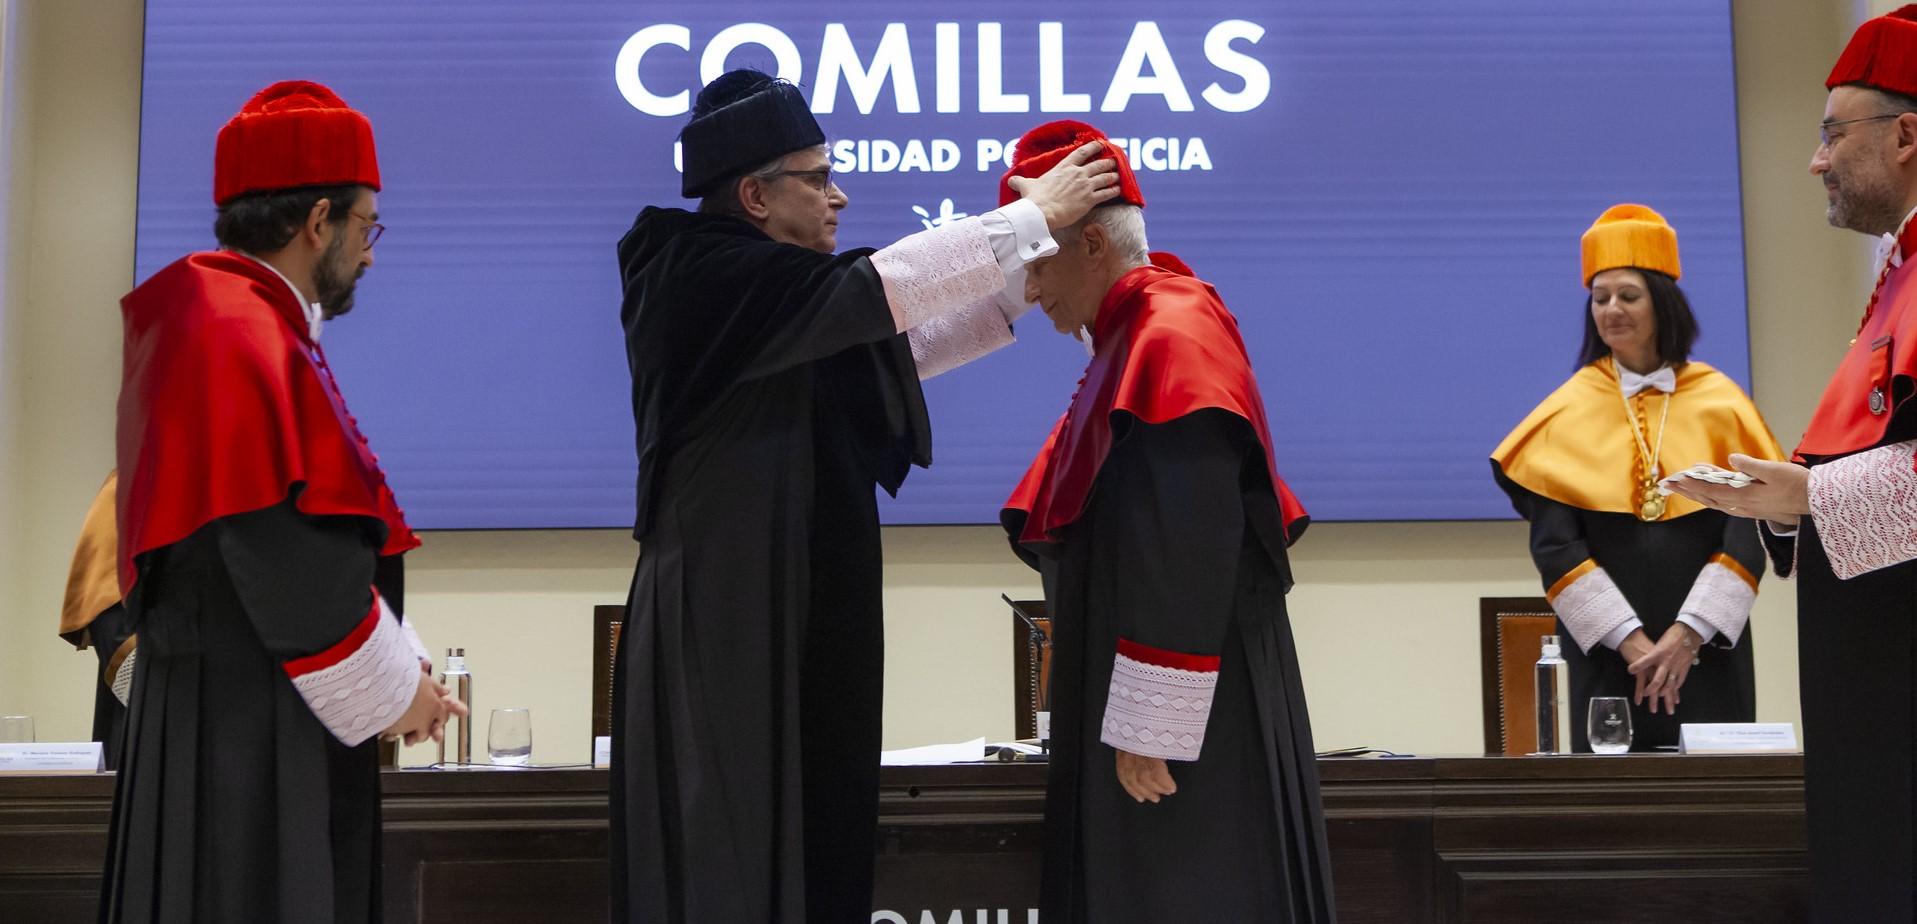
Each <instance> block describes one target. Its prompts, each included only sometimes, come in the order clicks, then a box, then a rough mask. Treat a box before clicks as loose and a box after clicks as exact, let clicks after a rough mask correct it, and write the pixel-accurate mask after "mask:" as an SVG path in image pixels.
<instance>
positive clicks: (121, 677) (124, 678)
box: [107, 639, 140, 706]
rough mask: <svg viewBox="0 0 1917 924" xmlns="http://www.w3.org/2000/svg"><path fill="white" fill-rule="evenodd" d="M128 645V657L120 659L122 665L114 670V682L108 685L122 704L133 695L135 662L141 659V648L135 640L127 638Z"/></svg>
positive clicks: (114, 696)
mask: <svg viewBox="0 0 1917 924" xmlns="http://www.w3.org/2000/svg"><path fill="white" fill-rule="evenodd" d="M127 645H128V646H129V647H128V648H127V652H126V657H124V658H121V659H120V666H119V667H117V668H114V670H113V682H112V683H110V684H108V685H107V688H108V689H110V690H112V691H113V698H114V699H117V700H119V701H120V705H122V706H124V705H126V704H127V702H128V700H129V698H130V697H132V696H133V664H134V662H135V661H138V660H139V659H140V649H139V646H138V645H136V644H134V640H133V639H127Z"/></svg>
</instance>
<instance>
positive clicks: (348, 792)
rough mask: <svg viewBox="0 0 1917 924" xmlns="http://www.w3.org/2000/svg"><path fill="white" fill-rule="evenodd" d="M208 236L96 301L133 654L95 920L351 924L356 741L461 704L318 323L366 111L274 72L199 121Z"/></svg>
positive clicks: (351, 200) (334, 277)
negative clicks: (113, 435)
mask: <svg viewBox="0 0 1917 924" xmlns="http://www.w3.org/2000/svg"><path fill="white" fill-rule="evenodd" d="M217 151H218V156H217V160H216V163H215V167H214V178H213V185H214V201H215V203H216V204H217V205H218V206H219V216H218V218H217V219H216V220H215V222H214V226H213V233H214V236H215V237H216V238H217V239H218V240H219V243H220V245H221V247H222V249H221V250H218V251H212V252H206V253H196V254H192V255H189V256H187V257H185V258H182V259H181V260H179V261H178V262H176V263H174V264H172V265H171V266H168V267H167V268H165V269H163V270H161V271H159V272H158V273H155V274H154V275H153V277H152V278H151V279H148V280H147V281H146V282H145V283H143V284H141V285H140V287H139V288H137V289H134V290H133V291H132V292H131V293H129V294H128V295H127V296H126V297H125V298H124V299H122V300H121V302H120V305H121V310H122V313H123V315H124V316H125V365H124V369H123V375H122V384H121V391H120V411H119V489H118V557H119V572H120V589H121V591H122V592H123V593H124V594H125V603H126V612H127V621H128V623H129V628H130V629H132V630H135V631H138V633H139V637H140V643H139V655H138V658H137V659H136V665H135V668H134V673H133V691H132V694H131V696H130V697H129V702H128V713H127V720H126V726H127V727H126V739H125V744H124V748H123V750H122V754H121V769H120V774H119V780H118V783H117V786H116V792H115V794H114V803H113V826H112V833H111V846H110V850H109V853H108V858H107V868H106V875H105V879H104V882H103V884H102V895H101V920H103V921H128V922H132V921H140V922H153V921H161V922H181V924H185V922H199V924H205V922H209V921H218V922H226V921H231V922H257V921H280V922H287V921H299V922H314V924H320V922H341V921H376V920H378V919H379V916H380V911H379V909H380V899H381V896H380V888H379V838H380V828H379V765H378V746H377V743H376V742H374V741H373V740H372V739H373V738H374V737H375V736H380V735H384V736H387V737H398V738H403V739H404V740H405V741H406V742H407V743H409V744H410V743H414V742H417V741H419V740H421V739H423V738H426V737H428V736H432V737H438V736H439V735H440V734H441V724H442V723H443V721H444V720H445V718H446V716H447V715H448V713H449V712H457V711H460V710H463V708H464V707H463V706H460V704H459V703H458V702H457V701H456V700H452V699H450V698H449V697H448V695H447V693H446V690H445V688H444V687H441V686H440V685H439V684H437V683H435V682H433V680H432V679H431V676H430V670H431V661H430V658H429V657H428V656H427V655H426V652H425V649H424V646H423V645H421V644H420V642H419V639H418V636H416V635H415V634H414V633H413V631H412V629H411V627H410V626H409V625H407V624H406V623H405V622H404V621H402V618H401V615H400V610H401V601H400V587H401V572H400V559H399V556H400V554H401V553H403V552H405V551H407V550H408V549H411V548H413V547H415V546H417V545H419V540H418V539H416V538H414V536H413V533H412V531H411V530H409V529H408V528H407V527H406V521H405V519H404V518H403V517H402V515H401V513H400V509H399V506H398V505H397V504H396V503H395V501H394V498H393V492H392V491H391V490H389V489H388V488H387V486H386V479H385V476H384V475H383V474H382V473H381V472H380V468H379V463H378V460H377V458H375V457H374V455H373V453H372V451H371V450H370V449H369V448H368V446H367V443H366V439H365V437H363V436H361V435H360V432H359V429H358V426H357V425H356V424H355V422H354V420H353V416H352V415H351V414H349V413H348V412H347V410H346V405H345V402H344V400H343V399H342V398H341V396H340V392H339V388H338V386H337V385H336V384H335V383H334V381H333V374H332V372H331V370H330V369H329V368H328V367H327V364H326V354H325V352H324V351H323V350H321V349H320V345H319V336H320V325H321V322H322V321H323V320H325V319H328V318H332V317H336V316H338V315H341V314H344V313H346V312H347V311H348V310H349V309H350V308H351V307H352V303H353V286H354V282H355V280H356V279H357V278H358V277H359V274H360V273H362V272H364V271H365V269H366V267H368V266H370V265H372V262H373V250H372V248H373V241H374V240H375V239H376V238H377V237H378V236H379V232H380V230H381V228H380V225H379V224H378V222H377V219H378V216H379V212H378V205H377V203H376V201H375V194H376V193H377V191H378V190H379V185H380V184H379V167H378V164H377V163H376V160H375V156H374V149H373V132H372V126H371V125H370V124H369V123H368V122H367V120H366V117H365V116H363V115H361V114H360V113H358V112H356V111H354V110H353V109H351V108H349V107H348V106H347V105H346V104H345V103H344V102H342V101H341V100H340V98H339V97H338V96H335V95H334V94H333V92H332V91H331V90H328V89H327V88H325V87H323V86H320V85H319V84H315V83H307V82H303V81H289V82H284V83H277V84H274V85H273V86H270V87H268V88H266V89H265V90H262V91H260V92H259V94H257V95H255V96H254V97H253V98H252V99H251V100H249V101H248V102H247V104H246V106H245V107H244V108H243V109H241V110H240V112H239V114H238V115H235V116H234V117H233V119H232V121H230V122H228V123H227V124H226V127H225V128H223V129H221V131H220V135H219V142H218V146H217Z"/></svg>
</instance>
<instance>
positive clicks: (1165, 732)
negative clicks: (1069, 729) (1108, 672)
mask: <svg viewBox="0 0 1917 924" xmlns="http://www.w3.org/2000/svg"><path fill="white" fill-rule="evenodd" d="M1217 686H1218V672H1217V671H1215V670H1213V671H1191V670H1180V669H1178V668H1172V667H1162V666H1159V665H1156V664H1147V663H1145V662H1143V661H1138V660H1134V659H1132V658H1128V657H1126V656H1125V655H1122V654H1120V655H1117V656H1116V657H1115V660H1114V661H1113V662H1112V685H1111V689H1110V691H1109V693H1108V694H1107V696H1106V699H1105V718H1104V722H1103V726H1102V730H1101V732H1100V734H1099V740H1100V741H1103V742H1104V743H1106V744H1108V745H1111V746H1112V747H1115V748H1117V749H1119V750H1121V751H1128V752H1130V753H1133V754H1139V755H1142V756H1145V757H1158V758H1162V759H1165V760H1197V759H1198V753H1199V751H1200V750H1201V749H1203V748H1204V746H1205V725H1206V722H1207V720H1208V719H1209V718H1210V717H1211V701H1212V691H1213V689H1215V688H1216V687H1217Z"/></svg>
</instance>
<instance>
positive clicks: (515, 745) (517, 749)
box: [486, 709, 532, 767]
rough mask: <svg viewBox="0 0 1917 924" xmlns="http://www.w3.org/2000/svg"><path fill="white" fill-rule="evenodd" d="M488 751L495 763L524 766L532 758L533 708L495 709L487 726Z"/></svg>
mask: <svg viewBox="0 0 1917 924" xmlns="http://www.w3.org/2000/svg"><path fill="white" fill-rule="evenodd" d="M486 753H487V754H490V755H491V756H492V759H493V763H495V764H501V765H504V766H508V767H523V766H525V765H526V764H527V762H528V761H531V760H532V710H530V709H494V710H493V717H492V722H491V724H490V725H488V726H487V727H486Z"/></svg>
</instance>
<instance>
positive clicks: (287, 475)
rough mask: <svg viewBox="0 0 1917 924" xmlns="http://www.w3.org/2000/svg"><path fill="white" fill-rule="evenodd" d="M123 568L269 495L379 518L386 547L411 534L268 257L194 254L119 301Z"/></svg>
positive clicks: (393, 548) (128, 582)
mask: <svg viewBox="0 0 1917 924" xmlns="http://www.w3.org/2000/svg"><path fill="white" fill-rule="evenodd" d="M120 310H121V315H122V318H123V321H124V325H125V344H124V351H125V352H124V368H123V370H122V375H121V384H120V411H119V433H118V437H119V472H120V484H119V491H118V506H119V524H118V525H119V535H120V549H119V571H120V587H121V590H122V591H123V592H127V591H131V590H132V589H133V584H134V582H135V581H136V580H137V578H138V571H137V570H136V568H135V566H134V560H135V559H136V558H137V557H138V556H139V555H141V554H143V553H145V552H149V551H152V550H154V549H157V548H161V547H163V546H167V545H171V544H173V543H175V542H179V541H180V540H182V539H185V538H186V537H187V536H189V535H192V534H193V532H194V531H195V530H198V529H199V528H200V527H201V526H204V525H206V524H207V523H209V522H211V521H213V520H216V519H218V518H220V517H223V516H230V515H233V514H236V513H245V512H247V511H251V510H260V509H263V508H266V507H271V506H273V505H274V504H277V503H280V502H281V501H284V500H285V499H286V497H287V495H288V493H290V492H291V490H292V488H293V486H295V485H302V484H303V485H305V490H304V491H302V492H301V493H300V496H299V502H298V503H299V508H300V510H302V511H304V512H306V513H309V514H314V515H355V516H365V517H371V518H373V519H377V520H379V521H381V522H382V523H383V524H385V527H386V538H385V542H384V545H383V547H382V548H381V550H380V554H382V555H397V554H399V553H401V552H404V551H406V550H407V549H411V548H415V547H417V546H418V545H419V539H418V538H417V537H415V536H414V535H413V531H412V530H411V529H409V528H407V526H406V520H405V516H404V514H403V513H402V512H401V511H400V509H399V505H398V503H397V501H396V500H395V499H394V497H393V492H392V490H391V489H389V488H388V487H387V485H386V476H385V474H384V473H382V472H381V471H380V468H379V460H378V459H377V458H376V457H375V456H374V455H373V452H372V450H371V448H369V447H368V446H367V444H366V438H365V437H364V436H361V435H360V432H359V426H358V424H357V422H355V421H354V420H353V417H352V415H351V414H348V413H347V412H346V403H345V401H344V400H343V399H342V398H341V397H340V393H339V387H338V385H336V384H335V383H334V381H333V374H332V372H331V371H330V370H329V369H328V368H327V366H326V355H325V353H323V352H322V351H321V350H320V348H319V344H317V343H314V342H313V341H312V340H310V339H308V337H307V333H306V317H305V314H304V313H303V311H302V309H301V306H300V304H299V301H298V300H297V299H296V298H295V297H294V295H293V292H292V291H291V290H290V289H289V288H288V286H287V285H286V283H285V281H283V280H281V279H280V278H279V276H278V275H276V274H275V273H274V272H273V270H271V269H269V268H268V267H266V266H263V265H261V264H259V263H257V262H255V261H253V260H252V259H249V258H247V257H245V256H241V255H239V254H235V253H226V252H213V253H196V254H193V255H191V256H188V257H185V258H183V259H181V260H179V261H177V262H175V263H174V264H173V265H171V266H168V267H167V268H166V269H163V270H161V271H159V272H158V273H155V274H154V275H153V278H151V279H149V280H147V281H146V282H145V283H143V284H141V285H140V287H139V288H136V289H134V290H133V291H132V292H130V293H128V294H127V296H126V297H125V298H123V299H121V300H120Z"/></svg>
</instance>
